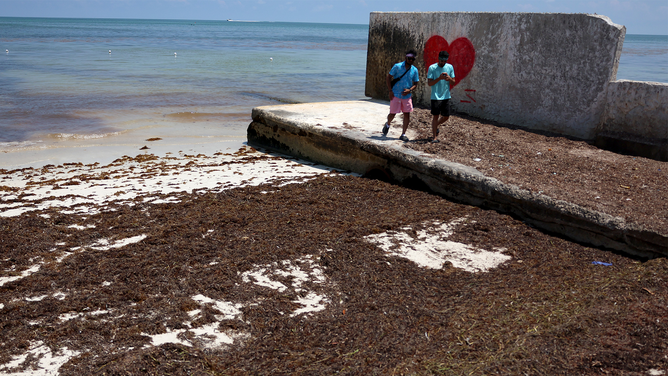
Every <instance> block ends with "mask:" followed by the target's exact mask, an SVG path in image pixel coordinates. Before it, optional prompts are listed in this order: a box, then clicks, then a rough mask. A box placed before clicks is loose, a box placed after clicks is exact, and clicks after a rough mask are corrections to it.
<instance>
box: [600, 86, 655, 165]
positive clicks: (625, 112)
mask: <svg viewBox="0 0 668 376" xmlns="http://www.w3.org/2000/svg"><path fill="white" fill-rule="evenodd" d="M607 97H608V99H607V105H606V111H605V115H604V117H603V120H602V121H601V126H600V129H599V130H598V131H597V134H596V144H597V145H598V146H599V147H601V148H605V149H610V150H615V151H619V152H625V153H630V154H634V155H641V156H644V157H648V158H652V159H657V160H661V161H668V84H665V83H658V82H640V81H628V80H619V81H614V82H611V83H610V85H609V86H608V92H607Z"/></svg>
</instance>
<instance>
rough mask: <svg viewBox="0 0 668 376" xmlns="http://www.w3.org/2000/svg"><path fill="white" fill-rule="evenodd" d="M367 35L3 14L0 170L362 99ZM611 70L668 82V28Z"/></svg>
mask: <svg viewBox="0 0 668 376" xmlns="http://www.w3.org/2000/svg"><path fill="white" fill-rule="evenodd" d="M367 38H368V25H350V24H314V23H280V22H237V21H183V20H123V19H55V18H54V19H49V18H3V17H0V55H1V56H0V88H2V89H1V90H0V114H1V116H0V168H3V159H5V160H8V158H9V155H11V154H12V153H13V152H15V151H17V150H43V149H58V148H72V147H76V146H77V145H79V144H83V143H87V145H90V144H91V143H98V144H100V145H119V147H120V146H122V145H129V144H133V142H134V144H136V142H137V140H140V141H143V140H144V139H147V138H156V137H159V138H162V139H163V140H162V141H161V142H162V143H163V144H169V143H170V142H172V143H173V144H178V143H185V144H187V143H192V144H198V143H210V144H212V143H216V142H219V141H233V142H237V143H238V144H241V143H242V142H243V141H244V140H245V130H246V127H247V126H248V123H249V122H250V112H251V109H252V108H253V107H256V106H262V105H270V104H280V103H293V102H316V101H340V100H350V99H353V100H354V99H360V98H363V97H364V80H365V71H366V47H367ZM617 78H618V79H630V80H640V81H659V82H668V36H646V35H627V36H626V40H625V44H624V50H623V53H622V57H621V61H620V66H619V71H618V75H617ZM152 145H157V144H152ZM26 163H28V162H26ZM34 163H38V162H34Z"/></svg>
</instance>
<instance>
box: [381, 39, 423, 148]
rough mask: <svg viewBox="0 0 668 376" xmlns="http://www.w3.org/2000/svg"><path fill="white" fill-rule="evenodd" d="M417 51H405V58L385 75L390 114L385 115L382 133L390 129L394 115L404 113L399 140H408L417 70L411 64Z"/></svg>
mask: <svg viewBox="0 0 668 376" xmlns="http://www.w3.org/2000/svg"><path fill="white" fill-rule="evenodd" d="M416 55H417V53H416V52H415V51H414V50H409V51H408V52H406V60H405V61H403V62H401V63H396V64H394V66H393V67H392V69H391V70H390V73H388V74H387V77H385V81H386V83H387V89H388V90H389V92H390V114H389V115H387V123H385V125H384V126H383V134H384V135H385V136H387V132H389V130H390V124H391V123H392V120H393V119H394V116H395V115H396V114H398V113H399V112H401V113H403V114H404V124H403V130H402V132H401V137H399V139H400V140H401V141H404V142H405V141H408V137H406V130H407V129H408V123H410V121H411V112H413V101H412V98H411V96H412V95H411V93H412V92H413V90H415V88H416V87H417V84H418V81H420V79H419V77H418V70H417V68H415V66H413V63H415V56H416Z"/></svg>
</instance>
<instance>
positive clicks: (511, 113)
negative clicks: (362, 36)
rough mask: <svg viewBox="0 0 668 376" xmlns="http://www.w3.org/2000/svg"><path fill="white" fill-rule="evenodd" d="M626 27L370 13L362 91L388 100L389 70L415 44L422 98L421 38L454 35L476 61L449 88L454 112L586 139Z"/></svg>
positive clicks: (422, 100)
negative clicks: (470, 48) (463, 40)
mask: <svg viewBox="0 0 668 376" xmlns="http://www.w3.org/2000/svg"><path fill="white" fill-rule="evenodd" d="M625 34H626V29H625V27H624V26H620V25H615V24H613V23H612V22H611V21H610V19H609V18H607V17H604V16H599V15H588V14H556V13H553V14H547V13H449V12H422V13H407V12H389V13H381V12H373V13H371V16H370V22H369V45H368V53H367V70H366V72H367V75H366V95H367V96H370V97H372V98H375V99H382V100H387V98H388V92H387V87H386V84H385V76H386V75H387V72H389V70H390V67H391V66H392V64H394V63H396V62H398V61H401V60H403V57H404V52H405V51H406V50H407V49H410V48H414V49H415V50H417V51H418V58H417V60H416V63H415V65H416V67H417V68H418V70H419V73H420V80H421V81H422V84H421V85H419V87H418V89H417V91H416V93H415V97H414V98H415V99H414V100H415V101H416V102H417V103H419V104H422V105H427V104H428V102H429V98H430V97H429V96H430V88H429V87H428V86H427V84H426V67H425V57H424V53H425V52H426V51H425V47H426V46H427V41H428V40H429V38H431V37H432V36H441V37H443V38H445V40H446V41H447V42H448V43H449V44H450V47H453V45H452V42H453V41H455V40H456V39H458V38H467V39H468V40H469V41H470V42H471V44H472V46H473V49H474V50H475V51H474V52H475V59H474V60H475V61H474V63H473V67H472V69H471V70H470V72H469V73H468V75H467V76H466V77H465V78H464V79H463V80H461V82H459V84H458V85H457V86H455V87H454V88H453V90H452V94H453V100H452V101H451V102H452V104H453V107H454V109H455V110H456V111H458V112H462V113H466V114H469V115H472V116H475V117H478V118H482V119H489V120H495V121H500V122H504V123H509V124H515V125H519V126H524V127H527V128H530V129H536V130H543V131H549V132H555V133H559V134H564V135H570V136H574V137H578V138H582V139H590V140H591V139H593V138H594V137H595V131H596V128H597V126H598V125H599V124H600V120H601V118H602V116H603V114H604V111H605V106H606V101H607V97H606V92H607V87H608V84H609V83H610V81H613V80H615V79H616V76H617V66H618V63H619V56H620V54H621V49H622V44H623V42H624V36H625ZM453 52H455V51H450V54H451V57H452V55H453ZM453 65H454V64H453ZM457 69H458V68H457V66H455V73H456V74H457Z"/></svg>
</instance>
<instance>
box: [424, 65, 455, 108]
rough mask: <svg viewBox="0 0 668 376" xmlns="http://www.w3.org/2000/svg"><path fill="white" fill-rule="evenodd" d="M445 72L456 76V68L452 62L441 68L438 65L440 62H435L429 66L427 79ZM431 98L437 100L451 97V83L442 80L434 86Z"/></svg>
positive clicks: (453, 76) (434, 77) (435, 77)
mask: <svg viewBox="0 0 668 376" xmlns="http://www.w3.org/2000/svg"><path fill="white" fill-rule="evenodd" d="M443 72H445V73H447V74H448V75H449V76H450V77H452V78H455V68H454V67H453V66H452V65H451V64H448V63H445V65H444V66H443V68H441V67H439V66H438V63H434V64H432V65H430V66H429V71H428V72H427V79H431V80H435V79H437V78H438V76H440V75H441V73H443ZM431 99H432V100H437V101H442V100H445V99H450V83H449V82H448V81H446V80H440V81H438V82H437V83H436V84H435V85H434V86H432V87H431Z"/></svg>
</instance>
